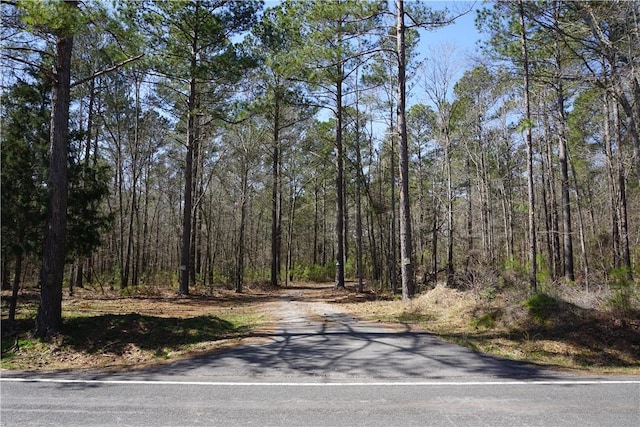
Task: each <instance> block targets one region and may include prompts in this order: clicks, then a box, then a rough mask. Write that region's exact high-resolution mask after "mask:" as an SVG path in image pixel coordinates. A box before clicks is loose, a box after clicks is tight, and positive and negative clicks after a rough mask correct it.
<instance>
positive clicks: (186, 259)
mask: <svg viewBox="0 0 640 427" xmlns="http://www.w3.org/2000/svg"><path fill="white" fill-rule="evenodd" d="M193 61H195V58H193ZM194 67H195V65H194ZM195 92H196V81H195V79H191V82H190V87H189V100H188V103H187V109H188V112H187V115H188V122H187V154H186V157H185V168H184V208H183V215H182V249H181V255H180V289H179V291H178V293H179V294H181V295H189V265H190V262H191V225H192V220H191V218H192V215H193V160H194V152H195V150H196V147H195V145H196V138H195V120H194V119H195V108H196V93H195Z"/></svg>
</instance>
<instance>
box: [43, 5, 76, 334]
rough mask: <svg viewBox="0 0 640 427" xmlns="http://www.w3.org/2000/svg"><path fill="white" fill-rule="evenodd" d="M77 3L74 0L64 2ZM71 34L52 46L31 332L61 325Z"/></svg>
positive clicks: (54, 329)
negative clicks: (44, 193)
mask: <svg viewBox="0 0 640 427" xmlns="http://www.w3.org/2000/svg"><path fill="white" fill-rule="evenodd" d="M66 3H67V4H69V5H71V6H72V7H77V2H66ZM72 50H73V36H71V35H67V36H60V37H59V38H58V39H57V41H56V46H55V64H54V65H55V78H54V82H53V86H52V90H51V129H50V150H49V156H50V157H49V176H48V180H47V187H48V189H49V210H48V213H47V221H46V226H45V233H44V242H43V249H42V268H41V270H40V306H39V307H38V315H37V318H36V326H35V331H34V334H35V336H38V337H46V336H51V335H56V334H58V333H59V332H60V329H61V327H62V281H63V275H64V263H65V254H66V247H65V243H66V231H67V189H68V181H67V161H68V146H67V144H68V135H69V104H70V92H71V91H70V85H71V52H72Z"/></svg>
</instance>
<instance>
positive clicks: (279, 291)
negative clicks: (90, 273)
mask: <svg viewBox="0 0 640 427" xmlns="http://www.w3.org/2000/svg"><path fill="white" fill-rule="evenodd" d="M289 301H295V302H297V303H303V304H295V306H296V309H297V310H299V309H300V307H302V309H303V310H304V312H303V313H302V314H300V312H295V313H293V312H291V310H288V308H291V307H292V305H291V304H289V305H287V302H289ZM501 304H502V305H501ZM37 305H38V294H37V291H36V290H25V291H22V292H21V294H20V296H19V302H18V313H17V319H18V320H17V322H16V323H15V325H13V327H11V328H10V327H9V325H8V324H7V321H6V314H7V307H8V294H7V293H4V292H3V293H2V361H1V367H2V369H18V370H27V371H51V370H79V369H100V370H123V369H132V368H138V367H143V366H149V365H155V364H160V363H165V362H167V361H173V360H176V359H179V358H184V357H190V356H194V355H198V354H203V353H210V352H216V351H221V350H224V349H227V348H230V347H233V346H237V345H240V344H242V343H245V342H247V341H257V340H261V339H263V338H260V336H262V335H264V334H265V333H266V332H272V331H273V330H274V329H275V327H276V326H277V324H278V323H279V322H281V321H287V320H288V317H287V316H305V317H306V318H308V319H309V320H310V321H322V314H323V313H326V312H327V311H330V312H336V313H337V312H340V313H348V315H349V316H352V318H354V319H359V320H366V321H372V322H385V323H389V324H390V325H393V324H398V323H403V324H411V325H413V326H415V327H419V328H421V329H422V330H425V331H428V332H432V333H434V334H436V335H438V336H440V337H441V338H442V339H445V340H447V341H451V342H456V343H458V344H461V345H464V346H467V347H471V348H473V349H474V350H477V351H481V352H486V353H490V354H495V355H499V356H502V357H508V358H512V359H518V360H527V361H530V362H534V363H539V364H543V365H545V366H550V367H558V368H562V369H572V370H577V371H580V372H588V373H624V374H640V317H638V318H635V317H631V318H628V319H622V320H620V319H616V318H614V317H612V316H609V315H607V314H606V313H602V312H597V311H588V310H583V309H579V308H578V307H576V306H573V305H571V304H567V303H563V302H557V303H556V302H554V303H553V304H551V311H550V312H549V313H546V314H545V316H544V319H542V321H540V319H539V318H538V317H535V316H534V317H532V313H531V312H530V311H527V310H525V309H524V308H523V306H522V305H521V304H510V305H504V302H503V301H502V302H500V301H494V302H493V303H492V304H479V303H478V300H477V298H475V296H474V295H473V294H471V293H470V292H461V291H458V290H454V289H447V288H444V287H436V289H433V290H430V291H429V292H425V293H424V294H421V295H419V296H418V297H417V298H415V299H414V300H412V301H410V302H402V301H399V300H398V299H397V298H394V297H392V296H390V295H388V294H379V293H376V292H374V291H371V290H369V291H367V292H365V293H357V292H356V291H355V287H354V286H353V285H348V286H347V289H344V290H336V289H334V288H333V285H332V284H331V283H324V284H318V283H295V284H293V285H292V286H289V287H279V288H273V287H269V286H264V285H253V286H246V287H245V289H244V292H243V293H242V294H237V293H235V292H233V291H230V290H216V291H215V292H214V294H210V293H208V292H202V291H200V290H198V289H197V288H196V289H194V291H193V292H192V295H189V296H179V295H177V294H176V293H175V291H173V290H168V289H161V288H141V289H138V290H137V291H136V292H131V293H130V294H129V295H126V296H122V295H121V294H120V293H119V292H115V291H102V290H91V289H78V290H77V291H76V293H75V295H74V296H67V295H65V296H64V299H63V316H64V326H63V331H62V333H61V334H60V335H59V336H57V337H54V338H51V339H46V340H37V339H33V338H32V337H31V336H30V330H31V329H32V327H33V322H34V318H35V313H36V311H37ZM533 314H534V315H536V316H537V315H539V313H533ZM534 320H535V321H534Z"/></svg>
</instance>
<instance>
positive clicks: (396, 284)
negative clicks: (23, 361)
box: [0, 0, 640, 336]
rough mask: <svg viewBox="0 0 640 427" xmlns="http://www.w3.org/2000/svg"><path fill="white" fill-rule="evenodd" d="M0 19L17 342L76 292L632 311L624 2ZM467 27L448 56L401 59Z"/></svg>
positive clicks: (633, 12)
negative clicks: (538, 304)
mask: <svg viewBox="0 0 640 427" xmlns="http://www.w3.org/2000/svg"><path fill="white" fill-rule="evenodd" d="M0 7H1V8H2V25H1V29H0V31H1V33H2V52H1V56H2V87H1V93H0V95H1V102H0V105H1V111H0V113H1V114H0V117H1V140H2V165H1V166H2V171H1V174H2V176H1V181H2V189H1V196H2V202H1V203H2V224H1V227H2V229H1V233H2V247H1V255H2V265H1V270H2V273H1V276H2V289H4V290H11V295H12V299H11V308H10V312H9V317H10V318H11V316H13V315H15V309H16V303H19V301H18V298H17V296H18V292H19V290H20V289H23V288H38V289H39V294H40V306H39V309H38V312H37V318H36V326H35V334H36V335H37V336H49V335H53V334H56V333H58V332H59V330H60V326H61V322H62V313H61V301H62V298H63V294H64V293H67V292H68V293H70V294H72V293H73V292H74V289H77V288H82V287H87V286H93V287H95V288H96V289H115V290H120V291H121V292H122V293H127V292H131V290H132V289H138V288H143V287H145V286H149V285H151V284H153V285H158V284H161V285H163V286H167V287H171V288H172V289H175V292H177V293H178V294H180V295H189V294H190V293H194V292H195V293H207V292H209V293H211V292H213V291H214V290H215V289H218V288H226V289H232V290H235V291H236V292H238V293H241V292H243V286H246V285H247V284H250V283H268V284H270V285H273V286H287V285H288V284H289V283H292V282H294V281H333V282H335V286H336V287H337V288H340V287H344V286H345V283H346V282H353V283H355V285H356V287H357V289H358V290H359V291H360V292H362V291H363V290H364V289H375V290H380V291H383V290H384V291H388V292H391V293H394V294H395V293H397V294H398V295H401V297H402V298H403V299H410V298H412V297H414V296H415V295H416V294H417V293H419V292H421V291H423V290H426V289H430V288H432V287H434V286H435V284H436V283H444V284H445V285H446V286H447V287H451V288H459V289H470V288H473V289H476V290H479V291H482V292H500V290H501V289H503V288H505V287H520V288H525V289H527V290H528V291H529V292H531V293H536V292H541V291H543V292H544V291H548V290H549V289H558V288H571V289H574V290H577V291H579V292H585V293H588V292H594V291H600V292H607V293H608V295H610V298H611V300H613V301H615V303H616V304H617V306H618V307H620V308H622V309H630V308H632V307H634V306H637V304H638V300H637V293H638V285H637V283H638V282H637V278H638V275H639V274H640V271H639V270H638V261H639V257H640V218H639V215H640V187H639V184H640V71H639V69H640V68H639V67H640V63H639V61H640V31H639V22H640V4H639V3H638V2H627V1H607V2H588V1H585V2H582V1H581V2H577V1H576V2H574V1H523V0H513V1H494V2H485V3H479V2H477V3H473V2H419V1H406V2H405V1H403V0H395V1H385V0H383V1H373V0H366V1H365V0H283V1H281V2H267V4H263V3H262V2H260V1H256V0H243V1H231V0H171V1H165V0H130V1H128V0H117V1H113V2H110V1H99V0H85V1H73V0H65V1H54V0H50V1H29V0H3V1H2V4H1V6H0ZM464 14H475V21H476V25H477V28H478V30H479V31H480V32H481V33H482V34H484V35H485V36H486V37H485V39H484V41H483V42H482V43H479V45H478V49H477V50H476V52H475V55H474V57H472V58H465V61H464V63H465V65H464V67H461V66H460V65H457V64H459V63H460V62H461V59H460V58H456V57H454V55H453V53H451V52H449V50H448V49H447V47H446V46H444V47H442V49H440V50H439V54H437V55H430V56H429V57H425V56H424V55H423V54H422V52H420V51H419V50H418V49H417V46H418V42H419V40H421V39H425V38H429V37H430V35H431V34H434V33H435V32H437V31H438V30H439V29H441V28H443V27H446V26H448V25H451V24H452V23H453V22H455V20H456V19H457V18H458V17H459V16H461V15H464ZM3 315H4V313H3Z"/></svg>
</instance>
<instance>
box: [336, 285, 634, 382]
mask: <svg viewBox="0 0 640 427" xmlns="http://www.w3.org/2000/svg"><path fill="white" fill-rule="evenodd" d="M558 294H560V291H558V290H556V292H555V295H552V294H551V293H538V294H535V295H528V293H527V292H526V289H523V290H517V289H513V288H511V289H501V290H500V291H499V292H487V293H484V294H483V293H482V292H479V291H478V290H477V289H468V288H467V289H466V290H460V289H451V288H447V287H445V286H443V285H438V286H436V287H435V288H433V289H431V290H429V291H426V292H423V293H422V294H420V295H418V296H417V297H416V298H414V299H413V300H411V301H409V302H408V303H403V302H400V301H373V302H372V301H369V302H366V303H352V304H346V308H348V309H349V310H351V311H353V312H355V313H356V314H359V315H360V316H361V317H363V318H368V319H373V320H380V321H390V322H399V323H404V324H412V325H418V326H420V327H421V328H423V329H425V330H427V331H430V332H432V333H434V334H436V335H438V336H440V337H441V338H442V339H444V340H447V341H450V342H455V343H457V344H460V345H464V346H467V347H469V348H472V349H474V350H476V351H482V352H486V353H490V354H494V355H498V356H501V357H507V358H511V359H515V360H523V361H530V362H535V363H539V364H543V365H547V366H555V367H560V368H569V369H578V370H587V371H593V372H600V373H606V372H615V373H627V374H631V373H636V374H637V373H640V310H638V307H637V305H635V306H632V307H631V308H630V309H628V310H625V311H620V310H612V309H611V306H610V305H609V303H608V301H610V300H609V299H608V298H606V296H604V295H600V296H599V299H598V301H599V303H598V304H597V305H596V304H595V303H594V301H591V303H590V304H591V306H590V307H583V306H580V305H578V304H575V303H573V302H569V301H567V300H565V299H563V298H561V297H560V296H557V295H558Z"/></svg>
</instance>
